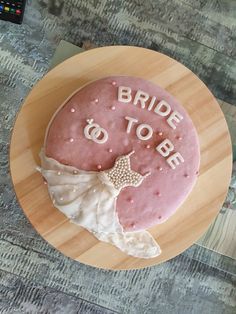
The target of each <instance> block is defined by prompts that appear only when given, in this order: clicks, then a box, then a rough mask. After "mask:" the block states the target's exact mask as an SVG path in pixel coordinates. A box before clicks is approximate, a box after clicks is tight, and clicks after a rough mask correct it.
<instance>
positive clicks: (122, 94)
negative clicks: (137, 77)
mask: <svg viewBox="0 0 236 314" xmlns="http://www.w3.org/2000/svg"><path fill="white" fill-rule="evenodd" d="M131 99H132V96H131V88H130V87H125V86H119V88H118V100H119V101H120V102H124V103H127V102H130V101H131Z"/></svg>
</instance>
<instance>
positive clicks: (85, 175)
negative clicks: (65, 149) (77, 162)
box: [40, 150, 161, 258]
mask: <svg viewBox="0 0 236 314" xmlns="http://www.w3.org/2000/svg"><path fill="white" fill-rule="evenodd" d="M40 158H41V168H40V172H41V173H42V175H43V177H44V178H45V179H46V180H47V183H48V191H49V194H50V197H51V199H52V201H53V203H54V206H55V207H56V208H58V209H59V210H60V211H61V212H62V213H63V214H65V215H66V216H67V217H68V218H70V220H71V221H72V222H73V223H75V224H78V225H79V226H82V227H84V228H85V229H87V230H88V231H90V232H92V233H93V234H94V236H96V237H97V238H98V239H99V240H100V241H104V242H108V243H111V244H113V245H115V246H116V247H118V248H119V249H120V250H121V251H123V252H125V253H126V254H128V255H132V256H135V257H139V258H151V257H155V256H158V255H160V253H161V249H160V247H159V245H158V244H157V242H156V241H155V239H154V238H153V237H152V235H151V234H150V233H149V232H147V231H134V232H124V230H123V228H122V226H121V225H120V223H119V219H118V216H117V211H116V198H117V196H118V195H119V190H117V189H115V188H114V186H113V184H112V183H111V182H110V181H109V179H108V177H107V175H106V173H105V172H103V171H101V172H95V171H84V170H79V169H77V168H74V167H71V166H66V165H63V164H61V163H59V162H58V161H56V160H54V159H52V158H48V157H46V156H45V154H44V151H43V150H42V151H41V153H40Z"/></svg>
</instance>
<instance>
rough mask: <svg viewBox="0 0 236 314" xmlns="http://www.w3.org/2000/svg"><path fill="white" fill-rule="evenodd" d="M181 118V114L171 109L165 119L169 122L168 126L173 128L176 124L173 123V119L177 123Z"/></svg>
mask: <svg viewBox="0 0 236 314" xmlns="http://www.w3.org/2000/svg"><path fill="white" fill-rule="evenodd" d="M182 119H183V116H182V115H181V114H180V113H179V112H178V111H173V112H172V114H171V115H170V116H169V118H168V119H167V123H168V124H169V126H171V127H172V129H174V130H175V129H176V125H175V124H174V122H173V121H175V122H176V123H179V122H180V121H181V120H182Z"/></svg>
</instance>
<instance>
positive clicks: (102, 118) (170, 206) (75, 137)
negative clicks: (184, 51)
mask: <svg viewBox="0 0 236 314" xmlns="http://www.w3.org/2000/svg"><path fill="white" fill-rule="evenodd" d="M114 82H115V83H116V84H115V83H114ZM119 86H128V87H130V88H131V89H132V95H134V94H135V93H136V92H137V90H139V89H140V90H142V91H144V92H146V93H148V94H149V95H150V96H155V97H156V98H157V101H159V100H165V101H167V102H168V103H169V104H170V106H171V108H172V110H176V111H178V112H179V113H180V114H181V115H182V116H183V120H182V121H181V122H180V123H179V124H178V125H177V128H176V129H175V130H174V129H172V128H171V127H170V126H169V124H168V123H167V118H166V117H161V116H160V115H158V114H156V113H155V112H154V111H148V110H147V109H142V108H141V105H140V104H138V105H133V103H132V102H130V103H122V102H119V101H118V87H119ZM147 104H148V103H147ZM126 116H129V117H133V118H135V119H137V120H138V121H139V122H138V124H136V125H134V126H133V128H132V130H131V133H130V134H127V132H126V129H127V124H128V122H127V120H125V117H126ZM87 119H94V122H95V123H97V124H99V125H100V126H101V127H102V128H104V129H106V130H107V131H108V134H109V138H108V141H107V142H106V143H104V144H97V143H95V142H93V141H91V140H88V139H87V138H86V137H85V136H84V128H85V126H86V125H87V122H86V120H87ZM141 123H145V124H149V125H150V126H151V127H152V128H153V131H154V133H153V136H152V138H151V139H150V140H147V141H141V140H139V139H138V138H137V136H136V126H137V125H139V124H141ZM166 138H168V139H169V140H170V141H171V142H172V143H173V144H174V146H175V152H177V151H178V152H180V153H181V155H182V156H183V158H184V163H181V164H180V165H179V166H177V167H176V169H175V170H173V169H171V167H170V166H169V165H168V163H167V162H166V159H165V158H164V157H162V156H161V155H160V154H159V153H158V152H157V151H156V146H157V145H158V144H160V143H161V142H162V140H164V139H166ZM132 150H134V151H135V154H134V155H133V156H132V157H131V167H132V169H133V170H135V171H137V172H139V173H141V174H145V173H147V172H148V171H150V172H151V175H150V176H149V177H147V178H146V179H145V180H144V181H143V183H142V184H141V185H140V186H139V187H137V188H134V187H127V188H125V189H123V190H122V191H121V192H120V194H119V196H118V199H117V212H118V217H119V221H120V223H121V225H122V226H123V228H124V229H125V230H141V229H147V228H148V227H150V226H153V225H155V224H158V223H162V222H164V221H165V220H166V219H168V217H170V216H171V215H172V214H173V213H174V212H175V211H176V210H177V209H178V207H179V206H180V205H181V204H182V203H183V201H184V200H185V199H186V197H187V195H188V194H189V193H190V191H191V190H192V188H193V185H194V183H195V181H196V178H197V173H198V169H199V161H200V154H199V143H198V136H197V133H196V130H195V128H194V125H193V123H192V121H191V119H190V117H189V116H188V114H187V113H186V111H185V110H184V109H183V107H182V106H181V105H180V104H179V103H178V102H177V100H176V99H174V97H173V96H171V95H170V94H169V93H168V92H167V91H165V90H163V89H162V88H160V87H159V86H157V85H155V84H153V83H151V82H148V81H145V80H143V79H140V78H134V77H125V76H119V77H108V78H104V79H101V80H97V81H95V82H92V83H90V84H89V85H86V86H84V87H83V88H81V89H80V90H79V91H78V92H77V93H75V94H74V95H73V96H72V97H71V98H70V99H69V100H68V101H67V102H66V104H64V105H63V106H62V107H61V109H60V110H59V111H58V112H57V114H56V115H55V116H54V118H53V119H52V121H51V124H50V126H49V128H48V133H47V137H46V141H45V152H46V155H47V156H48V157H51V158H54V159H56V160H58V161H59V162H61V163H63V164H66V165H71V166H74V167H77V168H78V169H83V170H93V171H100V170H106V169H109V168H111V167H112V166H113V164H114V161H115V159H116V157H117V156H120V155H124V154H127V153H129V152H130V151H132Z"/></svg>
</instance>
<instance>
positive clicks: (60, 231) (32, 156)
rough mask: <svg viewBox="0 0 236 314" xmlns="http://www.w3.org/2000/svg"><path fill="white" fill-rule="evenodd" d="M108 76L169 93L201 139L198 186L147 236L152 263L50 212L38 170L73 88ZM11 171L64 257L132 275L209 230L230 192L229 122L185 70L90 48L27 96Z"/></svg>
mask: <svg viewBox="0 0 236 314" xmlns="http://www.w3.org/2000/svg"><path fill="white" fill-rule="evenodd" d="M109 75H131V76H132V75H133V76H139V77H142V78H144V79H148V80H150V81H152V82H154V83H156V84H158V85H160V86H161V87H163V88H164V89H166V90H167V91H168V92H170V93H171V94H172V95H173V96H174V97H176V98H177V99H178V100H179V101H180V103H181V104H182V105H183V106H184V107H185V109H186V110H187V112H188V113H189V115H190V116H191V118H192V120H193V122H194V124H195V126H196V128H197V131H198V134H199V139H200V146H201V166H200V175H199V177H198V180H197V183H196V185H195V187H194V189H193V191H192V193H191V194H190V196H189V197H188V199H187V200H186V201H185V203H184V204H183V206H181V208H179V210H178V211H177V212H176V214H175V215H173V216H172V217H171V218H170V219H169V220H168V221H167V222H165V223H163V224H162V225H158V226H156V227H154V228H151V229H150V230H149V231H150V232H151V233H152V235H153V236H154V237H155V238H156V239H157V241H158V243H159V244H160V246H161V248H162V254H161V255H160V256H159V257H156V258H153V259H148V260H146V259H137V258H133V257H130V256H127V255H125V254H124V253H122V252H121V251H119V250H118V249H117V248H115V247H113V246H112V245H109V244H106V243H102V242H99V241H98V240H97V239H96V238H95V237H94V236H93V235H91V234H90V233H89V232H87V231H86V230H84V229H83V228H80V227H78V226H76V225H74V224H71V223H70V222H69V221H68V219H67V218H66V217H65V216H64V215H63V214H62V213H60V212H59V211H58V210H57V209H55V208H54V207H53V205H52V203H51V201H50V199H49V196H48V193H47V187H46V186H45V185H44V184H43V179H42V177H41V175H40V174H39V173H38V172H37V171H36V169H35V168H36V166H37V165H39V157H38V153H39V151H40V149H41V147H42V144H43V140H44V134H45V130H46V127H47V125H48V123H49V121H50V119H51V117H52V115H53V113H54V111H55V110H56V109H57V108H58V107H59V106H60V105H61V103H62V102H63V101H64V100H65V99H66V98H67V97H68V95H70V94H71V93H72V92H73V91H74V90H75V89H77V88H78V87H80V86H82V85H84V84H86V83H88V82H89V81H92V80H95V79H98V78H101V77H104V76H109ZM10 167H11V174H12V180H13V184H14V187H15V191H16V194H17V197H18V200H19V202H20V204H21V206H22V208H23V210H24V212H25V214H26V216H27V217H28V218H29V220H30V221H31V223H32V225H33V226H34V227H35V229H36V230H37V231H38V232H39V233H40V234H41V235H42V237H43V238H44V239H45V240H47V241H48V242H49V243H50V244H51V245H53V246H54V247H55V248H57V249H58V250H59V251H61V252H62V253H63V254H65V255H67V256H69V257H71V258H73V259H75V260H78V261H80V262H82V263H85V264H88V265H92V266H96V267H101V268H106V269H134V268H142V267H146V266H151V265H155V264H158V263H161V262H163V261H166V260H168V259H170V258H173V257H174V256H176V255H178V254H180V253H181V252H182V251H184V250H185V249H186V248H188V247H189V246H190V245H191V244H193V243H194V242H195V241H196V240H197V239H198V238H199V237H200V236H201V235H202V234H203V233H204V231H205V230H206V229H207V227H208V226H209V224H210V223H211V221H212V220H213V219H214V218H215V216H216V215H217V213H218V212H219V210H220V208H221V205H222V203H223V201H224V198H225V196H226V193H227V189H228V185H229V181H230V176H231V168H232V153H231V143H230V137H229V133H228V128H227V124H226V122H225V119H224V116H223V114H222V112H221V110H220V107H219V105H218V104H217V102H216V100H215V98H214V97H213V95H212V94H211V93H210V91H209V90H208V89H207V87H206V86H205V85H204V84H203V83H202V82H201V81H200V80H199V79H198V78H197V77H196V76H195V75H194V74H193V73H192V72H191V71H190V70H188V69H187V68H186V67H184V66H183V65H181V64H180V63H178V62H176V61H175V60H173V59H171V58H169V57H167V56H165V55H163V54H160V53H157V52H154V51H151V50H147V49H143V48H137V47H128V46H113V47H103V48H98V49H93V50H90V51H87V52H84V53H81V54H79V55H77V56H75V57H72V58H70V59H68V60H67V61H65V62H63V63H62V64H60V65H59V66H57V67H56V68H55V69H53V70H52V71H50V72H49V73H48V74H47V75H46V76H45V77H44V78H43V79H42V80H41V81H40V82H39V83H38V84H37V85H36V86H35V87H34V88H33V90H32V91H31V93H30V94H29V96H28V97H27V99H26V101H25V103H24V105H23V107H22V109H21V111H20V112H19V114H18V117H17V120H16V123H15V126H14V130H13V133H12V140H11V147H10Z"/></svg>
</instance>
